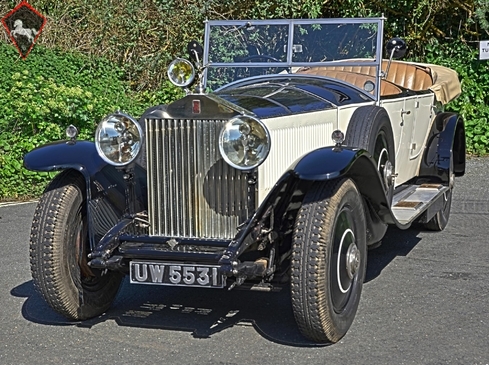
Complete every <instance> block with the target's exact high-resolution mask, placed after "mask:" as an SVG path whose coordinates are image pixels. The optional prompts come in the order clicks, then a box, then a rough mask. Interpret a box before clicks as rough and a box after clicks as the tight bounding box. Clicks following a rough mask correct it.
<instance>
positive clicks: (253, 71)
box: [234, 54, 280, 81]
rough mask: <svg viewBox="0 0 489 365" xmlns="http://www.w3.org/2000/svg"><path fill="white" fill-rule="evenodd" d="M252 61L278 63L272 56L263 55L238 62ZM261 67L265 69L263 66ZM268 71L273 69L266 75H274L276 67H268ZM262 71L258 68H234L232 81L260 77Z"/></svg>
mask: <svg viewBox="0 0 489 365" xmlns="http://www.w3.org/2000/svg"><path fill="white" fill-rule="evenodd" d="M254 60H265V61H268V62H280V60H279V59H277V58H275V57H273V56H269V55H264V54H254V55H251V56H248V57H245V58H243V59H242V60H241V61H240V62H251V61H254ZM263 67H266V66H265V64H264V66H263ZM268 69H269V70H270V71H272V69H273V71H272V72H268V73H276V71H277V69H278V67H269V68H268ZM263 71H264V70H263V69H262V68H259V67H238V68H236V72H235V74H234V80H235V81H236V80H238V79H241V78H245V77H251V76H258V75H262V74H263Z"/></svg>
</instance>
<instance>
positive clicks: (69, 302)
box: [30, 171, 122, 320]
mask: <svg viewBox="0 0 489 365" xmlns="http://www.w3.org/2000/svg"><path fill="white" fill-rule="evenodd" d="M84 186H85V183H84V179H83V177H82V176H81V175H80V174H79V173H77V172H74V171H64V172H62V173H60V174H59V175H58V176H57V177H56V178H55V179H54V180H53V181H52V182H51V184H50V185H49V186H48V187H47V189H46V191H45V192H44V194H43V195H42V197H41V199H40V201H39V204H38V205H37V208H36V211H35V213H34V220H33V222H32V228H31V241H30V262H31V272H32V277H33V280H34V284H35V286H36V288H37V289H38V290H39V292H40V293H41V295H42V296H43V297H44V299H45V300H46V302H47V303H48V304H49V305H50V306H51V307H52V308H53V309H54V310H55V311H57V312H58V313H60V314H62V315H63V316H65V317H67V318H69V319H76V320H83V319H87V318H91V317H95V316H97V315H100V314H102V313H103V312H105V311H106V310H107V309H108V308H109V307H110V305H111V303H112V301H113V299H114V297H115V295H116V294H117V291H118V289H119V286H120V282H121V279H122V274H120V273H117V272H112V271H101V270H93V269H91V268H90V267H89V266H88V264H87V255H88V253H89V250H90V247H89V241H88V231H87V214H86V203H85V200H84V194H83V187H84Z"/></svg>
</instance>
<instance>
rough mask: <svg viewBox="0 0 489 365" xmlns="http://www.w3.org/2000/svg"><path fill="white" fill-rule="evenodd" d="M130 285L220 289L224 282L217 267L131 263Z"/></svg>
mask: <svg viewBox="0 0 489 365" xmlns="http://www.w3.org/2000/svg"><path fill="white" fill-rule="evenodd" d="M129 276H130V283H131V284H152V285H172V286H192V287H198V288H202V287H204V288H222V287H224V284H225V282H226V280H225V277H224V275H222V274H220V273H219V267H218V266H212V265H188V264H180V263H175V262H146V261H131V263H130V275H129Z"/></svg>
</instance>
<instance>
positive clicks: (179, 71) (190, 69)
mask: <svg viewBox="0 0 489 365" xmlns="http://www.w3.org/2000/svg"><path fill="white" fill-rule="evenodd" d="M166 73H167V75H168V78H169V79H170V81H171V82H172V83H173V84H174V85H175V86H179V87H187V86H189V85H190V84H191V83H192V82H194V79H195V68H194V66H193V65H192V63H191V62H190V61H188V60H185V59H183V58H177V59H176V60H174V61H172V63H170V66H168V70H167V72H166Z"/></svg>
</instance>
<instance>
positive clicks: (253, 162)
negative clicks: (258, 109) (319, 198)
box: [219, 115, 270, 170]
mask: <svg viewBox="0 0 489 365" xmlns="http://www.w3.org/2000/svg"><path fill="white" fill-rule="evenodd" d="M219 150H220V151H221V155H222V157H223V158H224V160H225V161H226V162H227V163H228V164H230V165H231V166H233V167H234V168H237V169H239V170H251V169H254V168H255V167H258V166H259V165H260V164H261V163H262V162H263V161H265V159H266V158H267V156H268V153H269V152H270V134H269V132H268V129H267V128H266V127H265V126H264V125H263V123H262V122H261V121H260V120H258V119H256V118H254V117H251V116H247V115H241V116H239V117H236V118H233V119H231V120H230V121H229V122H227V123H226V124H225V126H224V128H223V129H222V131H221V135H220V137H219Z"/></svg>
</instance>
